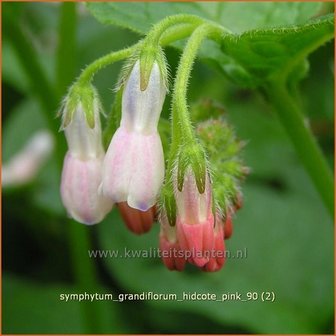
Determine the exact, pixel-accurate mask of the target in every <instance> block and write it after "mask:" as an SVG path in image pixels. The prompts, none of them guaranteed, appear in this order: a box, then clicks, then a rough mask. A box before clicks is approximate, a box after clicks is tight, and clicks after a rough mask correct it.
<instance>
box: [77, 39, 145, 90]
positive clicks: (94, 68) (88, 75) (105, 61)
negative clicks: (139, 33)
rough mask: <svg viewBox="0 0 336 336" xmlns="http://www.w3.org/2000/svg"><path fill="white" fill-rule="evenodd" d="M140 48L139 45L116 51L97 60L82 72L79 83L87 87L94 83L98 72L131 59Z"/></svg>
mask: <svg viewBox="0 0 336 336" xmlns="http://www.w3.org/2000/svg"><path fill="white" fill-rule="evenodd" d="M138 47H139V43H137V44H135V45H133V46H132V47H129V48H126V49H122V50H119V51H114V52H112V53H109V54H107V55H105V56H103V57H100V58H98V59H97V60H95V61H94V62H92V63H91V64H89V65H88V66H87V67H86V68H85V69H84V70H83V71H82V73H81V75H80V76H79V78H78V83H79V84H84V85H86V84H87V83H89V82H91V81H92V79H93V76H94V75H95V74H96V72H98V71H99V70H101V69H103V68H104V67H106V66H107V65H110V64H113V63H115V62H117V61H120V60H123V59H125V58H127V57H130V56H131V55H132V54H133V53H134V52H135V51H136V49H137V48H138Z"/></svg>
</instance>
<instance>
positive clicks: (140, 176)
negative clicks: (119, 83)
mask: <svg viewBox="0 0 336 336" xmlns="http://www.w3.org/2000/svg"><path fill="white" fill-rule="evenodd" d="M165 90H166V89H165V85H164V82H163V80H162V78H161V73H160V69H159V66H158V64H157V63H156V62H155V63H154V65H153V68H152V72H151V75H150V78H149V83H148V86H147V88H146V90H144V91H141V90H140V65H139V61H137V62H136V63H135V65H134V67H133V69H132V71H131V73H130V76H129V78H128V80H127V81H126V84H125V88H124V91H123V97H122V118H121V123H120V127H119V128H118V129H117V131H116V132H115V134H114V136H113V138H112V141H111V143H110V146H109V148H108V150H107V153H106V157H105V160H104V166H103V184H102V188H103V193H104V195H106V196H108V197H110V198H111V199H112V200H113V201H114V202H118V203H119V202H127V204H128V205H129V206H130V207H132V208H135V209H138V210H141V211H146V210H148V209H149V208H151V207H152V206H153V205H154V204H155V203H156V198H157V195H158V192H159V190H160V187H161V185H162V182H163V178H164V157H163V149H162V144H161V139H160V136H159V134H158V132H157V124H158V120H159V117H160V113H161V109H162V104H163V101H164V98H165Z"/></svg>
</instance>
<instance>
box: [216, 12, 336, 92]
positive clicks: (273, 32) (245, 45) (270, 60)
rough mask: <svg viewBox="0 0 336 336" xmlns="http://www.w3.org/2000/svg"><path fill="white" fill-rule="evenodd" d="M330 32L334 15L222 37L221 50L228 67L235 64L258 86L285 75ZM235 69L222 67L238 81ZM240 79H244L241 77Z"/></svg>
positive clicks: (324, 39)
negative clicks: (302, 23)
mask: <svg viewBox="0 0 336 336" xmlns="http://www.w3.org/2000/svg"><path fill="white" fill-rule="evenodd" d="M333 35H334V16H333V15H327V16H325V17H323V18H320V19H318V20H314V21H310V22H309V23H307V24H304V25H300V26H293V27H288V28H286V27H284V28H275V29H268V30H255V31H249V32H245V33H243V34H241V35H238V36H233V37H232V38H230V37H229V38H225V39H224V40H223V44H222V51H223V53H224V54H225V55H227V56H228V57H230V58H231V60H232V63H231V64H230V66H233V64H237V69H241V67H242V68H243V69H244V71H246V73H245V75H247V76H249V78H250V81H251V82H252V81H253V82H254V85H255V86H258V85H261V84H263V83H265V81H266V80H267V79H269V78H270V77H271V76H274V77H277V76H282V75H284V74H287V75H289V74H290V72H291V71H293V70H294V69H295V67H296V66H297V65H299V63H300V62H301V61H303V60H304V59H305V57H306V56H307V55H308V54H309V53H311V52H312V51H313V50H315V49H317V48H318V47H319V46H321V45H322V44H324V43H325V42H327V41H328V40H330V39H331V38H332V37H333ZM226 66H227V65H224V70H225V67H226ZM235 69H236V68H233V71H232V69H229V71H227V70H226V73H227V74H229V75H231V77H232V79H234V80H237V79H238V81H240V79H239V76H237V75H236V73H235V72H234V71H237V70H235ZM230 72H231V73H230ZM300 77H302V76H300ZM242 81H243V82H244V81H246V79H245V78H242ZM240 82H241V81H240ZM241 84H244V83H242V82H241Z"/></svg>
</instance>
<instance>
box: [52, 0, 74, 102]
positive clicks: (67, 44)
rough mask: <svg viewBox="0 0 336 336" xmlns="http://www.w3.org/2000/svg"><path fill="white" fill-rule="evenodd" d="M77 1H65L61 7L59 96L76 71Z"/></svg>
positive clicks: (58, 66)
mask: <svg viewBox="0 0 336 336" xmlns="http://www.w3.org/2000/svg"><path fill="white" fill-rule="evenodd" d="M76 24H77V15H76V3H75V2H67V3H63V4H62V6H61V8H60V21H59V32H58V38H59V41H58V49H57V58H56V69H55V70H56V83H57V91H58V96H59V97H62V96H64V95H65V93H66V89H67V87H68V86H69V85H70V84H71V82H72V81H73V78H74V77H75V71H76V68H77V67H76V60H77V55H76V48H75V46H76V42H75V41H76Z"/></svg>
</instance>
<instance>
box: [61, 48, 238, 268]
mask: <svg viewBox="0 0 336 336" xmlns="http://www.w3.org/2000/svg"><path fill="white" fill-rule="evenodd" d="M146 56H148V55H146ZM163 59H164V57H162V54H161V53H160V52H158V54H157V55H156V57H154V58H153V59H152V60H150V62H148V59H147V60H146V61H145V62H144V61H143V60H142V59H141V56H138V58H137V59H134V58H132V61H131V65H130V66H128V67H126V69H127V71H126V72H125V71H124V76H123V79H122V81H121V84H120V88H119V90H121V91H120V92H121V93H122V94H121V115H120V120H118V122H117V125H116V127H115V131H114V132H113V134H111V137H110V139H109V141H108V142H109V143H108V146H106V147H107V150H106V152H105V149H104V146H103V142H102V129H101V123H100V112H101V104H100V102H99V97H98V94H97V92H96V89H95V88H94V87H93V86H92V85H91V84H88V83H85V82H84V83H83V82H81V81H78V82H77V83H75V84H74V85H73V86H72V87H71V89H70V90H69V93H68V95H67V97H66V99H65V101H64V105H63V109H62V129H63V130H64V132H65V136H66V140H67V143H68V152H67V154H66V156H65V160H64V166H63V172H62V182H61V197H62V201H63V204H64V206H65V208H66V209H67V212H68V214H69V216H70V217H72V218H74V219H75V220H76V221H78V222H81V223H84V224H95V223H98V222H100V221H102V220H103V219H104V217H105V216H106V215H107V214H108V213H109V212H110V211H111V209H112V207H113V206H114V204H116V206H117V207H118V209H119V211H120V213H121V216H122V218H123V220H124V222H125V223H126V225H127V227H128V228H129V229H130V230H131V231H132V232H134V233H136V234H143V233H145V232H147V231H149V230H150V229H151V227H152V225H153V223H154V221H155V219H156V218H158V220H159V222H160V224H161V230H160V249H161V251H162V252H165V253H163V254H162V256H163V262H164V264H165V265H166V266H167V268H168V269H170V270H179V271H181V270H183V269H184V267H185V264H186V262H189V263H191V264H194V265H196V266H197V267H200V268H202V269H203V270H205V271H217V270H219V269H220V268H221V267H222V266H223V264H224V261H225V258H224V238H228V237H229V236H230V235H231V232H232V223H231V220H232V215H233V213H234V209H235V208H234V207H233V206H232V204H233V199H234V198H235V197H236V199H238V198H239V197H240V196H239V197H238V196H237V195H240V193H239V192H235V190H230V189H229V188H227V190H229V193H225V190H224V194H225V199H222V196H221V194H220V192H218V190H221V188H220V187H219V188H215V184H216V183H219V184H221V183H222V181H220V178H221V176H222V175H221V172H220V171H219V172H218V173H216V174H214V173H215V172H216V169H215V166H214V167H213V166H211V167H210V164H211V157H210V156H208V157H207V155H206V154H205V153H206V148H207V146H208V144H207V143H206V142H207V141H206V136H205V137H204V133H209V132H211V131H213V128H214V127H213V125H212V124H211V125H210V129H209V127H206V126H203V128H202V127H199V128H198V129H199V130H201V131H203V133H202V132H201V131H200V132H199V134H198V135H199V140H197V139H196V135H195V141H192V142H186V141H184V140H183V132H182V135H181V137H180V139H175V142H176V141H177V142H178V146H177V148H178V150H177V151H176V153H175V154H174V155H173V158H171V159H172V160H173V161H174V165H173V166H172V167H169V164H168V166H167V169H166V167H165V160H164V151H163V146H162V143H161V138H160V135H159V133H158V123H159V119H160V114H161V110H162V106H163V103H164V100H165V96H166V92H167V85H166V81H167V78H166V77H167V70H166V64H165V61H163ZM220 126H223V125H222V124H220ZM182 131H183V130H182ZM219 131H220V132H221V131H222V130H219ZM215 132H218V130H217V129H216V130H215ZM204 139H205V140H204ZM173 140H174V139H173ZM222 140H223V139H222ZM222 152H223V151H222ZM224 152H225V151H224ZM224 152H223V153H224ZM209 153H210V154H211V150H210V152H209ZM223 153H221V152H219V154H218V153H217V154H215V155H213V156H214V157H217V159H218V157H222V156H223ZM214 161H216V159H215V160H214ZM231 161H232V160H231ZM231 161H230V162H231ZM220 162H221V161H220ZM221 168H223V167H221ZM165 170H166V174H165ZM224 172H225V167H224V170H223V171H222V173H224ZM232 175H234V174H231V175H230V174H229V175H228V176H229V178H228V181H229V183H231V182H232V181H231V180H230V177H231V176H232ZM216 176H220V178H219V179H218V178H217V177H216ZM231 184H232V185H236V184H235V183H231ZM225 188H226V187H225ZM225 188H224V189H225ZM221 192H222V191H221ZM217 196H218V197H217ZM240 198H241V197H240ZM159 200H161V201H159ZM219 200H221V202H222V201H223V204H224V203H225V206H224V205H223V204H221V205H219V204H218V201H219ZM236 203H237V202H236ZM236 208H237V207H236ZM223 209H224V210H223Z"/></svg>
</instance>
